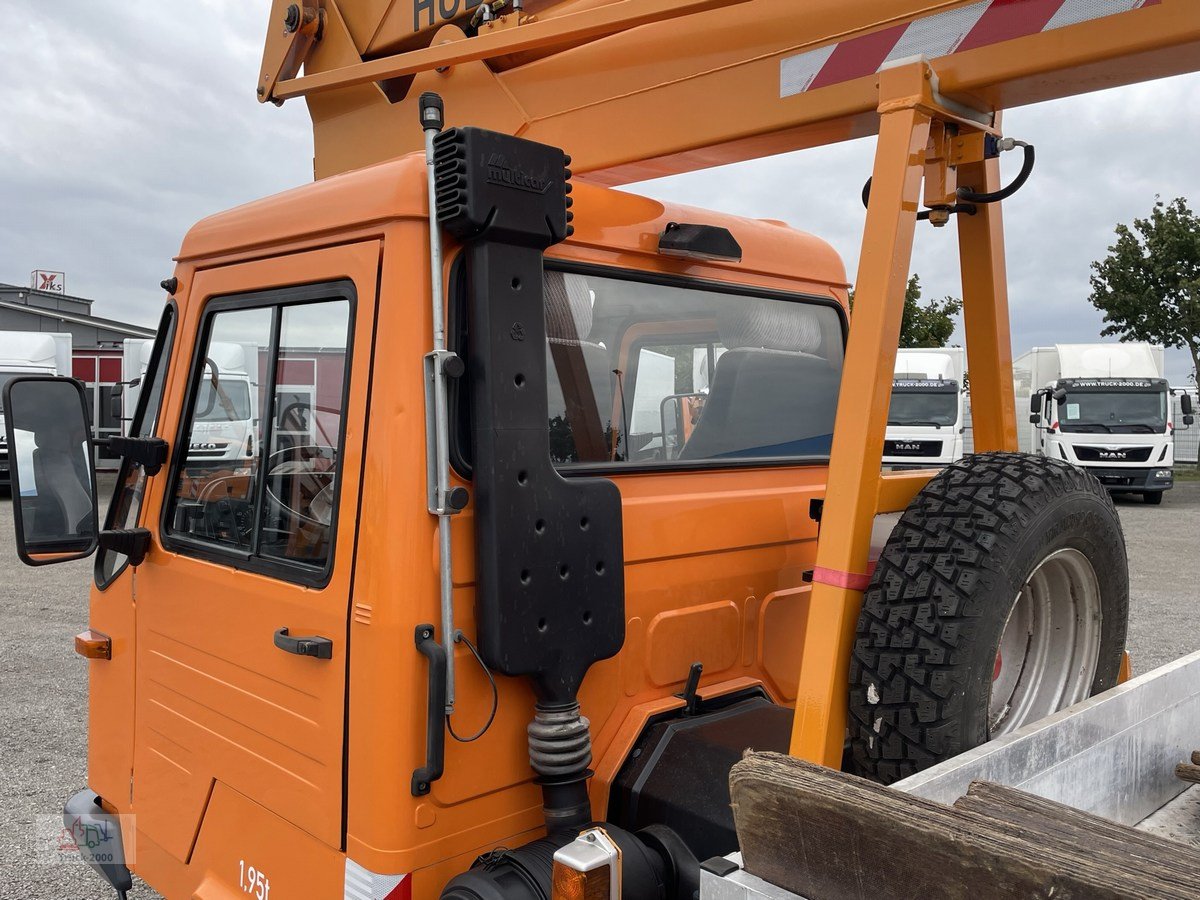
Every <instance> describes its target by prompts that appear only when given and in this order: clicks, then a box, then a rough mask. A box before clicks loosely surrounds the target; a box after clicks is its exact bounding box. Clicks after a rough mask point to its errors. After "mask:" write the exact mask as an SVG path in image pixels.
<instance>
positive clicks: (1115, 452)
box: [1013, 343, 1191, 503]
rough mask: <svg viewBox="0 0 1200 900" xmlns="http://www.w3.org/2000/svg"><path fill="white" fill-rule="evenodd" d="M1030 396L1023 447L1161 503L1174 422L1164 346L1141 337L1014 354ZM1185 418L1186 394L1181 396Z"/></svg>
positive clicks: (1170, 479) (1018, 383) (1024, 392)
mask: <svg viewBox="0 0 1200 900" xmlns="http://www.w3.org/2000/svg"><path fill="white" fill-rule="evenodd" d="M1013 383H1014V387H1015V391H1016V394H1017V396H1018V397H1021V398H1022V400H1023V401H1027V402H1028V404H1029V425H1028V426H1027V427H1026V428H1023V429H1022V430H1021V432H1020V437H1021V449H1022V450H1024V451H1025V452H1027V453H1037V454H1040V455H1042V456H1047V457H1050V458H1051V459H1061V460H1064V461H1066V462H1069V463H1071V464H1072V465H1076V466H1079V467H1081V468H1083V469H1086V470H1087V471H1089V472H1090V473H1091V474H1093V475H1095V476H1096V478H1097V479H1099V481H1100V483H1101V484H1103V485H1104V486H1105V487H1106V488H1108V490H1109V491H1110V492H1111V493H1114V494H1118V493H1126V494H1128V493H1138V494H1141V495H1142V498H1143V499H1144V500H1145V502H1147V503H1161V502H1162V498H1163V493H1164V492H1165V491H1168V490H1170V489H1171V486H1172V484H1174V474H1173V471H1172V467H1173V466H1174V464H1175V459H1174V449H1175V435H1174V429H1175V423H1174V422H1173V421H1172V418H1173V409H1172V407H1173V403H1172V392H1171V388H1170V385H1169V384H1168V382H1167V380H1166V378H1164V351H1163V348H1162V347H1156V346H1152V345H1150V344H1144V343H1128V344H1125V343H1122V344H1115V343H1114V344H1055V345H1054V346H1052V347H1034V348H1033V349H1032V350H1030V351H1028V352H1027V353H1024V354H1022V355H1021V356H1020V357H1018V358H1017V359H1016V360H1014V361H1013ZM1183 402H1184V414H1185V420H1184V423H1182V424H1184V425H1185V426H1186V425H1187V424H1188V423H1187V419H1188V418H1190V410H1191V399H1190V398H1186V399H1185V400H1184V401H1183Z"/></svg>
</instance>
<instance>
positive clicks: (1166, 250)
mask: <svg viewBox="0 0 1200 900" xmlns="http://www.w3.org/2000/svg"><path fill="white" fill-rule="evenodd" d="M1116 234H1117V242H1116V243H1115V244H1113V245H1112V246H1111V247H1109V248H1108V256H1107V257H1106V258H1105V259H1103V260H1100V261H1097V262H1093V263H1092V270H1093V271H1094V272H1095V274H1094V275H1092V277H1091V282H1092V296H1091V301H1092V305H1093V306H1095V307H1096V308H1097V309H1098V310H1100V311H1101V312H1103V313H1104V321H1105V322H1107V323H1109V324H1108V325H1107V326H1106V327H1105V328H1104V330H1103V331H1101V332H1100V333H1101V334H1103V335H1105V336H1109V335H1116V336H1117V337H1119V338H1120V339H1121V340H1122V341H1148V342H1150V343H1152V344H1162V345H1163V346H1166V347H1184V348H1186V349H1187V350H1188V351H1189V352H1190V353H1191V354H1192V366H1193V367H1195V368H1200V218H1197V217H1196V214H1195V213H1193V212H1192V211H1191V210H1190V209H1189V208H1188V205H1187V201H1185V200H1184V199H1183V198H1182V197H1179V198H1177V199H1176V200H1174V201H1173V202H1172V203H1170V204H1165V203H1163V201H1162V200H1161V199H1157V198H1156V199H1155V202H1154V208H1153V209H1152V210H1151V211H1150V218H1148V219H1134V220H1133V227H1132V228H1130V227H1129V226H1128V225H1124V224H1120V225H1117V229H1116Z"/></svg>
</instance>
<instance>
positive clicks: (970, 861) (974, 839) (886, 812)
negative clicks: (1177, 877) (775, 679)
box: [730, 753, 1196, 900]
mask: <svg viewBox="0 0 1200 900" xmlns="http://www.w3.org/2000/svg"><path fill="white" fill-rule="evenodd" d="M730 796H731V797H732V800H733V809H734V819H735V822H736V825H737V831H738V838H739V841H740V844H741V849H742V856H743V860H744V862H745V868H746V870H747V871H749V872H750V873H752V874H754V875H757V876H758V877H760V878H763V879H765V880H766V881H769V882H771V883H772V884H775V885H778V886H779V887H782V888H784V889H786V890H788V891H792V892H793V893H797V894H800V895H801V896H803V897H807V898H809V900H876V898H879V897H914V898H917V897H920V898H938V900H1001V898H1011V897H1038V898H1049V897H1051V896H1052V897H1054V898H1055V900H1072V898H1080V900H1082V898H1089V900H1105V898H1127V897H1132V896H1138V897H1147V898H1164V900H1165V898H1178V900H1184V898H1194V897H1195V896H1196V893H1195V892H1194V891H1192V890H1191V889H1190V888H1183V889H1177V888H1175V887H1173V886H1172V885H1170V884H1169V883H1165V882H1164V881H1163V880H1162V879H1159V878H1145V879H1140V880H1138V881H1137V883H1136V884H1132V883H1131V882H1130V881H1129V873H1128V871H1127V870H1126V868H1121V869H1120V870H1119V871H1114V869H1113V866H1112V864H1111V861H1108V860H1097V859H1096V858H1094V856H1093V855H1092V854H1091V852H1090V848H1089V847H1088V846H1087V841H1086V840H1083V841H1079V842H1077V843H1078V845H1077V846H1063V845H1062V844H1061V843H1060V842H1053V843H1050V842H1047V841H1045V840H1043V839H1042V838H1041V837H1040V836H1039V835H1037V834H1036V833H1031V832H1024V831H1022V830H1020V829H1016V828H1012V827H1011V826H1008V825H1007V824H1006V823H1004V822H998V821H996V820H995V819H993V818H992V817H990V816H984V815H980V814H978V813H974V812H971V811H969V810H961V809H958V810H956V809H952V808H950V807H946V806H942V805H941V804H938V803H934V802H932V801H929V800H923V799H921V798H919V797H914V796H912V795H909V794H903V793H900V792H898V791H896V790H893V789H892V788H888V787H885V786H883V785H879V784H875V783H873V782H868V781H864V780H862V779H858V778H855V777H853V776H850V775H846V774H844V773H841V772H837V771H834V770H832V769H826V768H823V767H821V766H815V765H813V764H811V763H807V762H804V761H802V760H799V759H795V758H792V757H788V756H783V755H780V754H774V753H753V754H748V755H747V757H746V758H745V759H743V760H742V761H741V762H739V763H738V764H737V765H736V766H734V768H733V771H732V772H731V773H730Z"/></svg>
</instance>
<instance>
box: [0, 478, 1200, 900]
mask: <svg viewBox="0 0 1200 900" xmlns="http://www.w3.org/2000/svg"><path fill="white" fill-rule="evenodd" d="M109 492H110V489H108V488H104V487H103V485H102V495H107V494H108V493H109ZM1117 509H1118V511H1119V512H1120V515H1121V520H1122V522H1123V524H1124V527H1125V536H1126V540H1127V541H1128V544H1129V562H1130V569H1131V575H1132V602H1131V614H1130V634H1129V652H1130V654H1131V655H1132V657H1133V663H1134V671H1135V672H1145V671H1148V670H1149V669H1152V668H1154V667H1155V666H1159V665H1162V664H1163V663H1166V662H1169V661H1171V660H1173V659H1176V658H1178V657H1180V656H1183V655H1184V654H1186V653H1191V652H1192V651H1194V650H1197V649H1200V628H1197V627H1196V626H1195V622H1196V618H1195V609H1196V604H1197V601H1198V600H1200V590H1198V584H1200V545H1198V543H1197V541H1198V538H1197V536H1198V535H1200V481H1192V482H1183V483H1181V484H1179V485H1178V486H1177V487H1176V488H1175V490H1174V491H1172V492H1170V493H1168V494H1167V496H1166V499H1165V501H1164V502H1163V504H1162V505H1161V506H1146V505H1144V504H1143V503H1142V502H1141V500H1140V499H1127V500H1126V499H1118V501H1117ZM12 528H13V523H12V507H11V504H10V502H9V501H8V499H7V498H4V499H2V500H0V639H2V641H3V645H2V647H3V649H2V650H0V783H2V784H5V785H7V786H8V787H7V788H6V789H5V796H4V800H3V803H2V805H0V809H2V810H3V813H4V819H5V827H4V828H3V830H2V831H0V900H17V898H22V900H51V898H79V900H82V898H99V897H105V898H107V897H111V896H112V894H111V893H108V892H106V890H105V889H103V887H102V884H101V882H100V881H99V880H98V879H97V878H96V876H94V875H93V874H92V873H91V870H90V869H88V868H86V867H85V866H83V865H82V864H78V865H66V864H57V865H47V864H45V863H43V862H42V861H41V860H40V859H39V858H38V856H37V854H36V852H35V850H34V847H35V844H34V837H33V835H34V832H35V823H36V821H37V817H38V816H46V815H49V816H56V815H58V813H59V811H60V810H61V808H62V803H63V801H64V800H65V799H66V798H67V797H68V796H69V795H70V794H72V793H74V792H75V791H77V790H79V789H80V788H81V787H82V786H83V785H84V779H85V775H86V752H87V748H86V721H87V720H86V715H85V709H86V706H85V704H86V675H85V673H86V668H85V665H84V663H83V662H82V660H80V659H79V657H77V656H76V655H75V653H74V649H73V644H72V636H73V635H74V634H75V633H76V632H78V631H81V630H82V629H83V628H84V627H86V625H87V612H86V610H87V591H88V582H89V579H90V577H91V560H86V561H84V562H78V563H68V564H63V565H58V566H52V567H50V568H45V569H30V568H26V567H25V566H23V565H21V564H20V563H19V562H18V561H17V559H16V555H15V553H14V552H13V550H12V547H13V540H12ZM156 896H157V894H155V893H154V891H152V890H150V889H149V888H148V887H146V886H145V885H142V884H140V883H138V884H136V885H135V887H134V890H133V893H132V894H131V897H133V898H136V900H147V898H151V897H156Z"/></svg>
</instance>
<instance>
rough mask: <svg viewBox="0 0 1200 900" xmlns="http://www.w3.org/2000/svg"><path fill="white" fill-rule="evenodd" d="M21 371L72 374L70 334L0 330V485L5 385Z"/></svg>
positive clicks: (1, 481) (0, 479)
mask: <svg viewBox="0 0 1200 900" xmlns="http://www.w3.org/2000/svg"><path fill="white" fill-rule="evenodd" d="M20 375H66V376H67V377H70V375H71V335H69V334H58V333H54V332H41V331H0V487H3V488H5V489H7V487H8V466H9V462H8V445H7V439H6V438H5V435H4V433H3V429H4V407H3V402H4V401H3V391H4V386H5V385H6V384H8V382H10V381H11V380H12V379H14V378H16V377H18V376H20Z"/></svg>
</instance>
